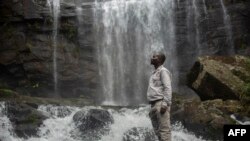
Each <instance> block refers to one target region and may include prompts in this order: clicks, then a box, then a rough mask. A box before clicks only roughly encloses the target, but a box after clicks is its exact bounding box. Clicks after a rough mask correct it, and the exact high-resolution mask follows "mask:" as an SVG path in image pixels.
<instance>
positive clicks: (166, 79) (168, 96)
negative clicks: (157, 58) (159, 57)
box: [161, 70, 172, 106]
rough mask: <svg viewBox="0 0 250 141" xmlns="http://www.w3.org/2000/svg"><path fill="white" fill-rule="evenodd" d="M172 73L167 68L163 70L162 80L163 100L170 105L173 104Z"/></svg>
mask: <svg viewBox="0 0 250 141" xmlns="http://www.w3.org/2000/svg"><path fill="white" fill-rule="evenodd" d="M170 75H171V74H170V73H169V72H168V71H167V70H162V71H161V81H162V84H163V95H164V98H163V101H164V103H163V104H164V105H165V104H166V105H167V106H170V105H171V104H172V102H171V100H172V86H171V76H170Z"/></svg>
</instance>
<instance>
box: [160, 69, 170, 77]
mask: <svg viewBox="0 0 250 141" xmlns="http://www.w3.org/2000/svg"><path fill="white" fill-rule="evenodd" d="M162 71H165V72H167V73H168V75H170V76H172V74H171V72H170V71H169V70H168V69H167V68H165V67H162V69H161V70H160V72H162Z"/></svg>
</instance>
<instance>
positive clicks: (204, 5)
mask: <svg viewBox="0 0 250 141" xmlns="http://www.w3.org/2000/svg"><path fill="white" fill-rule="evenodd" d="M202 5H203V10H204V12H205V14H206V15H207V6H206V2H205V0H202Z"/></svg>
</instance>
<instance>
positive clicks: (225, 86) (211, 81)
mask: <svg viewBox="0 0 250 141" xmlns="http://www.w3.org/2000/svg"><path fill="white" fill-rule="evenodd" d="M248 60H249V58H247V57H244V56H231V57H221V56H220V57H219V56H217V57H216V56H213V57H212V56H205V57H200V58H199V60H198V61H197V62H196V63H195V65H194V66H193V68H192V69H191V71H190V73H189V75H188V85H189V86H190V87H191V88H192V89H194V90H195V91H196V92H197V93H198V95H199V96H200V98H201V100H208V99H218V98H220V99H223V100H227V99H236V100H242V101H248V100H249V95H248V90H246V91H242V90H244V89H246V88H245V87H247V84H248V83H249V80H250V73H249V69H250V68H249V61H248Z"/></svg>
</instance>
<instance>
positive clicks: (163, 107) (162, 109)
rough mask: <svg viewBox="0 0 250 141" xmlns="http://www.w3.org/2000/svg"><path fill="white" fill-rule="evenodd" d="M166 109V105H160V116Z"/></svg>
mask: <svg viewBox="0 0 250 141" xmlns="http://www.w3.org/2000/svg"><path fill="white" fill-rule="evenodd" d="M167 108H168V107H167V106H166V105H161V114H164V113H165V112H166V111H167Z"/></svg>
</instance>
